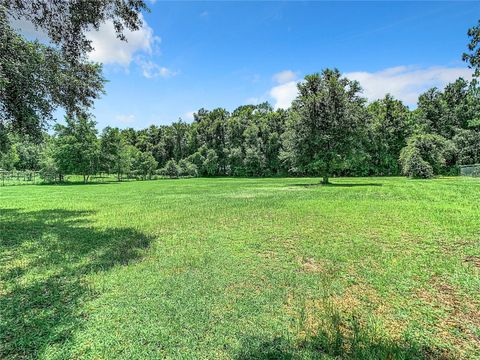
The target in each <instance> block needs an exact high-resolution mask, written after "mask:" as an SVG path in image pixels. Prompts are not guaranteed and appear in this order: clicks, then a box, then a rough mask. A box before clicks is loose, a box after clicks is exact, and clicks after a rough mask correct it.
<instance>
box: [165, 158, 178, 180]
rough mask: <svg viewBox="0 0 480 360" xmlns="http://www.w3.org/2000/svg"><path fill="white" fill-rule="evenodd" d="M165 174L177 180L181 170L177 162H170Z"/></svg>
mask: <svg viewBox="0 0 480 360" xmlns="http://www.w3.org/2000/svg"><path fill="white" fill-rule="evenodd" d="M163 173H164V174H165V175H166V176H168V177H169V178H170V179H176V178H178V176H179V175H180V169H179V167H178V166H177V163H176V162H175V160H168V161H167V163H166V164H165V167H164V169H163Z"/></svg>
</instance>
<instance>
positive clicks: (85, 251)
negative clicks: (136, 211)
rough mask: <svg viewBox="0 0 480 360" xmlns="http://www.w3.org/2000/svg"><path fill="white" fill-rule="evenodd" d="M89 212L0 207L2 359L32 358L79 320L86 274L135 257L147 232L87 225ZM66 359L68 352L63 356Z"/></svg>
mask: <svg viewBox="0 0 480 360" xmlns="http://www.w3.org/2000/svg"><path fill="white" fill-rule="evenodd" d="M93 214H94V213H93V212H88V211H69V210H41V211H33V212H21V211H19V210H11V209H2V211H1V213H0V224H1V225H0V259H1V262H0V281H1V283H2V289H1V291H2V292H1V293H0V358H38V357H41V355H42V353H43V351H44V350H45V349H46V348H47V346H59V345H60V346H61V345H64V344H65V343H66V342H67V341H68V340H69V339H70V338H71V336H72V335H73V334H74V332H75V331H76V330H78V329H79V328H80V327H81V321H82V318H84V317H86V316H88V314H85V313H82V312H81V304H82V303H84V302H85V301H87V300H88V299H89V298H91V297H92V296H95V294H94V292H93V290H92V289H90V288H89V287H88V286H87V284H86V283H85V276H86V275H88V274H90V273H94V272H101V271H107V270H108V269H110V268H111V267H113V266H118V265H125V264H128V263H129V262H132V261H136V260H139V259H141V257H142V254H143V253H144V251H145V249H146V248H147V247H148V246H149V244H150V242H151V241H152V239H151V238H149V237H147V236H145V235H144V234H141V233H139V232H138V231H136V230H133V229H129V228H120V229H105V230H103V229H102V230H99V229H95V228H94V227H92V224H91V222H90V220H89V218H88V217H89V216H91V215H93ZM65 357H66V358H68V355H67V356H65Z"/></svg>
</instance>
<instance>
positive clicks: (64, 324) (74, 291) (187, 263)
mask: <svg viewBox="0 0 480 360" xmlns="http://www.w3.org/2000/svg"><path fill="white" fill-rule="evenodd" d="M318 181H319V180H318V179H281V178H279V179H221V178H220V179H185V180H159V181H145V182H141V181H138V182H128V183H106V184H92V185H59V186H49V185H25V186H10V187H4V188H0V212H1V213H0V220H1V223H0V234H1V235H0V236H1V238H0V240H1V245H0V281H1V282H0V358H2V359H10V358H12V359H17V358H18V359H21V358H47V359H72V358H73V359H75V358H87V359H89V358H92V359H93V358H94V359H111V358H122V359H145V358H179V359H312V358H319V359H323V358H325V359H329V358H335V357H340V358H365V359H367V358H368V359H372V358H378V359H397V358H398V359H410V358H413V359H414V358H419V359H421V358H435V359H437V358H444V359H450V358H451V359H460V358H464V359H474V358H480V181H479V180H478V179H467V178H441V179H436V180H432V181H416V180H407V179H403V178H364V179H360V178H359V179H347V178H344V179H333V182H334V183H335V185H332V186H318V185H314V184H316V183H318Z"/></svg>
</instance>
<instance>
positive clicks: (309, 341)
mask: <svg viewBox="0 0 480 360" xmlns="http://www.w3.org/2000/svg"><path fill="white" fill-rule="evenodd" d="M358 335H359V334H353V339H354V340H351V339H347V338H345V337H343V336H335V337H333V338H332V336H331V335H330V334H327V333H326V332H322V331H319V333H318V334H317V335H315V336H310V337H307V338H306V339H304V340H302V341H297V342H296V341H294V340H292V339H288V338H285V337H276V338H273V339H272V340H265V339H262V338H259V337H249V338H247V339H245V340H244V342H243V343H242V345H241V348H240V350H239V351H238V352H237V354H236V356H234V359H235V360H293V359H352V360H354V359H355V360H367V359H368V360H369V359H392V360H394V359H402V360H404V359H409V360H410V359H411V360H414V359H418V360H420V359H423V360H425V359H432V360H433V359H437V360H454V359H456V357H454V356H451V355H449V354H447V353H445V352H444V351H443V350H441V349H434V348H431V347H427V346H422V345H420V344H417V343H413V342H393V341H386V340H382V339H373V338H364V337H363V338H362V337H360V338H359V337H358ZM355 336H357V337H356V338H355Z"/></svg>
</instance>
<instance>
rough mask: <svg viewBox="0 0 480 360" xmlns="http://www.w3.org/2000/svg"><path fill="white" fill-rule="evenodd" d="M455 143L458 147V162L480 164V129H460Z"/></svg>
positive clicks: (454, 140)
mask: <svg viewBox="0 0 480 360" xmlns="http://www.w3.org/2000/svg"><path fill="white" fill-rule="evenodd" d="M453 143H454V144H455V147H456V148H457V149H458V155H457V156H458V164H460V165H473V164H480V130H459V131H458V132H457V134H456V135H455V137H454V138H453Z"/></svg>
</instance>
